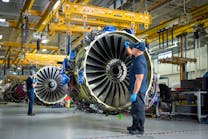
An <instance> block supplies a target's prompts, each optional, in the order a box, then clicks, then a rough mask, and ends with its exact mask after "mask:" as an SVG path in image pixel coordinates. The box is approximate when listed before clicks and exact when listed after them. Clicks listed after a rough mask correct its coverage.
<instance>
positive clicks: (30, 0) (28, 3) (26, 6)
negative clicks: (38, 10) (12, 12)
mask: <svg viewBox="0 0 208 139" xmlns="http://www.w3.org/2000/svg"><path fill="white" fill-rule="evenodd" d="M34 2H35V0H26V1H25V3H24V6H23V8H22V9H21V10H20V17H19V19H18V22H17V24H16V27H17V28H18V26H19V24H20V23H21V22H22V14H23V13H24V12H25V11H26V12H27V13H30V9H31V8H32V5H33V3H34Z"/></svg>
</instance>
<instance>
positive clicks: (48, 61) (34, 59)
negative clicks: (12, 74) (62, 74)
mask: <svg viewBox="0 0 208 139" xmlns="http://www.w3.org/2000/svg"><path fill="white" fill-rule="evenodd" d="M64 58H66V56H65V55H49V54H32V53H26V54H25V58H24V59H23V60H20V62H19V64H20V65H23V64H28V65H60V64H57V62H62V61H63V60H64Z"/></svg>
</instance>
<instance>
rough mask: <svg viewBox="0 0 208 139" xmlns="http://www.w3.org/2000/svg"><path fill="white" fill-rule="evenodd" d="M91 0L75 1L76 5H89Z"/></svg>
mask: <svg viewBox="0 0 208 139" xmlns="http://www.w3.org/2000/svg"><path fill="white" fill-rule="evenodd" d="M89 1H90V0H74V3H81V4H84V5H86V4H88V3H89Z"/></svg>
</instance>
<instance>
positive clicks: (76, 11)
mask: <svg viewBox="0 0 208 139" xmlns="http://www.w3.org/2000/svg"><path fill="white" fill-rule="evenodd" d="M63 13H64V14H65V18H66V19H70V18H71V15H78V16H80V15H81V16H85V17H87V18H95V19H102V20H106V19H108V20H111V21H117V22H127V23H129V24H132V23H135V25H138V24H144V25H145V27H148V25H149V24H150V23H151V16H150V15H149V13H147V12H145V13H143V14H141V13H134V12H129V11H122V10H112V9H108V8H102V7H97V6H89V5H86V6H85V5H81V4H74V3H71V2H66V4H64V5H63Z"/></svg>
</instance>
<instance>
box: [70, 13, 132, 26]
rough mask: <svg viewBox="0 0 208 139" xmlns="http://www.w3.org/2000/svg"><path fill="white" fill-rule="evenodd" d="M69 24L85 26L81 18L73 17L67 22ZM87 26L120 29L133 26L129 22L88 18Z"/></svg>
mask: <svg viewBox="0 0 208 139" xmlns="http://www.w3.org/2000/svg"><path fill="white" fill-rule="evenodd" d="M66 21H67V22H73V23H74V24H76V25H83V23H84V19H83V18H81V17H77V16H76V17H73V16H71V17H70V18H68V19H67V20H66ZM86 24H87V25H90V26H107V25H111V26H115V27H119V28H131V24H130V23H128V22H120V21H114V20H109V19H107V18H106V19H105V20H104V19H95V18H91V19H90V18H87V20H86Z"/></svg>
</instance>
